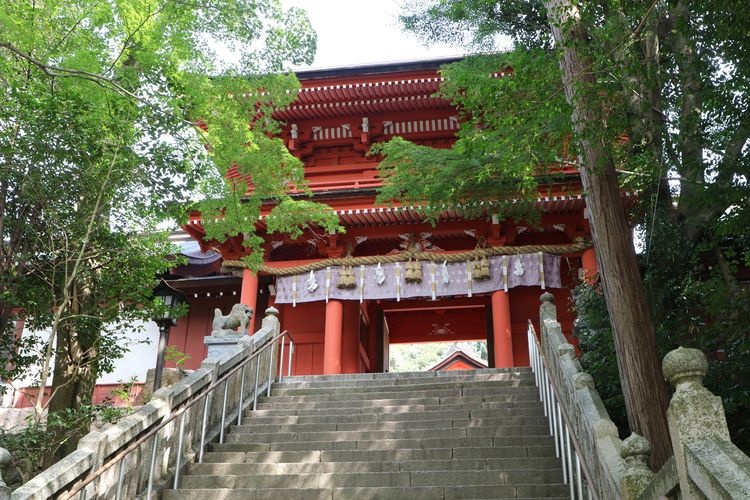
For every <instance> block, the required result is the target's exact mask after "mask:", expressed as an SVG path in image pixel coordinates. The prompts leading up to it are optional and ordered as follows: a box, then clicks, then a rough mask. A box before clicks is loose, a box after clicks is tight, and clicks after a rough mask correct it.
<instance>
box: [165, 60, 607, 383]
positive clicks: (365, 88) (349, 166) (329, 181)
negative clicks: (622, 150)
mask: <svg viewBox="0 0 750 500" xmlns="http://www.w3.org/2000/svg"><path fill="white" fill-rule="evenodd" d="M447 62H451V61H450V60H439V61H424V62H415V63H406V64H386V65H377V66H363V67H356V68H343V69H335V70H323V71H310V72H303V73H299V74H298V78H299V79H300V82H301V84H302V88H301V90H300V92H299V95H298V97H297V100H296V101H295V102H294V104H293V105H291V106H290V107H289V108H287V109H285V110H283V111H280V112H278V113H277V114H276V118H278V119H280V120H282V121H283V122H285V123H286V126H285V128H284V131H283V138H284V140H285V141H286V143H287V145H288V147H289V149H290V150H291V151H292V153H293V154H295V155H296V156H298V157H299V158H300V159H302V160H303V162H304V164H305V173H306V176H307V179H309V182H310V188H311V189H312V192H313V199H314V200H315V201H320V202H322V203H326V204H328V205H330V206H331V207H332V208H333V209H334V210H335V211H336V213H337V214H338V215H339V219H340V221H341V224H342V225H343V226H344V227H345V228H346V233H345V234H342V235H339V234H331V235H325V236H323V237H321V235H320V234H312V233H310V234H306V235H304V236H303V237H301V238H298V239H296V240H290V239H288V238H284V237H282V236H277V235H266V237H265V239H266V248H265V252H266V261H265V265H264V267H263V269H262V270H261V272H260V273H259V274H258V275H256V274H255V273H253V272H251V271H250V270H248V269H243V268H242V264H241V262H240V261H239V260H238V259H239V258H240V257H241V256H242V255H241V254H240V253H239V249H240V248H241V247H242V245H241V241H236V240H230V241H223V242H206V241H204V240H203V235H204V232H203V229H202V226H201V219H200V214H194V216H193V217H192V218H191V220H190V221H189V224H188V225H187V226H185V230H186V231H187V232H188V233H190V234H191V235H192V236H193V237H194V238H196V239H197V240H198V241H199V242H200V243H201V245H202V246H203V248H205V249H208V248H209V247H215V248H218V249H219V250H220V252H221V254H222V257H223V259H224V262H223V264H224V269H225V270H231V271H232V272H233V273H234V275H235V276H241V282H240V280H239V278H236V277H232V276H228V277H215V278H212V279H209V280H208V281H204V283H208V282H210V281H213V282H214V283H215V287H216V291H218V290H219V289H221V290H222V291H221V292H220V293H221V295H220V296H219V297H217V295H218V294H217V293H215V292H214V296H213V301H212V303H211V304H208V303H207V302H206V300H205V299H202V298H201V297H202V295H201V294H197V293H196V294H194V296H193V297H190V298H191V313H190V316H189V317H188V318H186V319H184V320H182V321H181V323H180V324H179V325H178V327H177V329H176V331H174V332H173V334H172V343H173V344H175V345H176V347H177V348H178V349H181V350H184V351H186V352H187V353H188V354H191V355H192V356H193V360H192V361H191V362H190V363H188V366H187V367H188V368H190V367H191V366H190V364H191V363H192V364H193V365H196V366H197V364H199V363H200V360H201V359H203V357H204V356H205V348H204V347H203V336H204V335H207V334H208V333H209V332H208V330H209V328H207V326H208V324H210V320H208V321H207V319H208V318H209V317H210V315H212V312H211V311H212V310H213V307H216V306H220V307H223V308H224V309H225V310H227V309H228V308H229V307H230V306H231V304H232V303H234V302H236V301H237V298H238V297H237V291H238V290H239V292H240V293H239V301H241V302H242V303H244V304H247V305H250V306H252V307H253V308H254V309H255V310H256V311H257V314H260V315H262V311H263V310H264V309H265V308H266V307H267V305H269V304H274V305H275V307H277V308H278V309H279V311H280V315H279V317H280V320H281V325H282V329H287V330H289V331H290V332H292V334H293V336H294V339H295V359H294V366H293V367H292V373H293V374H300V375H301V374H322V373H357V372H379V371H384V370H387V369H388V368H387V367H388V346H389V345H390V344H391V343H399V342H424V341H453V340H486V341H487V342H488V352H489V358H490V359H489V365H490V366H495V367H511V366H524V365H528V363H529V359H528V352H527V347H526V340H525V335H526V328H527V320H528V319H529V318H532V319H534V318H536V317H537V316H538V304H539V296H540V294H541V293H542V289H543V288H544V289H546V290H547V291H550V292H551V293H553V294H554V295H555V297H556V301H557V303H558V304H562V305H563V307H561V308H560V310H561V313H562V314H561V316H562V317H561V318H560V319H561V322H562V324H563V326H564V328H565V329H566V331H568V332H569V331H570V330H571V327H572V320H573V316H572V315H571V314H570V313H568V312H566V311H567V307H565V306H564V305H565V304H567V303H568V299H569V290H570V289H571V288H572V287H573V286H575V284H576V282H577V281H578V280H579V278H580V276H583V275H585V274H586V273H594V272H595V271H596V261H595V258H594V253H593V249H591V248H589V247H587V246H586V245H585V244H581V243H580V239H581V238H587V237H588V239H590V230H589V226H588V222H587V220H586V219H585V217H584V208H585V201H584V199H583V196H582V195H581V185H580V179H579V177H578V173H577V170H575V169H574V168H571V169H568V170H564V169H563V170H561V174H562V175H561V177H560V178H561V179H562V180H560V181H558V182H557V183H556V184H554V185H548V186H544V193H547V194H546V195H545V196H540V197H539V199H538V200H537V207H538V209H539V211H540V212H541V227H526V226H522V225H518V224H515V223H513V222H512V221H509V220H499V219H498V217H497V216H493V214H492V213H491V210H490V211H488V213H485V214H483V215H482V217H480V218H476V219H465V218H463V217H461V215H460V214H458V213H456V212H455V211H452V210H447V211H446V212H445V213H443V214H442V215H441V216H440V218H439V222H438V223H437V225H436V226H432V225H430V224H428V223H426V222H424V219H423V218H422V217H421V216H420V214H419V210H418V209H415V208H414V207H406V206H397V207H393V206H390V207H389V206H382V205H378V204H376V203H375V196H376V190H377V188H378V187H379V186H380V180H379V179H378V177H377V159H376V158H373V157H369V156H367V154H366V153H367V152H368V150H369V147H370V146H371V145H372V144H373V143H377V142H381V141H387V140H389V139H390V138H392V137H394V136H402V137H404V138H406V139H408V140H410V141H413V142H416V143H419V144H423V145H429V146H432V147H437V148H448V147H450V146H451V145H452V143H453V142H454V140H455V132H456V130H457V129H458V116H457V113H456V110H455V108H453V107H452V106H451V105H450V103H448V102H446V101H444V100H442V99H439V98H436V97H434V96H433V94H434V93H435V92H436V91H437V89H438V87H439V85H440V82H441V78H440V76H439V74H438V72H437V70H438V67H439V65H440V64H444V63H447ZM264 229H265V227H264V223H263V221H260V222H259V223H258V230H259V232H260V234H264ZM480 240H482V241H484V242H486V247H485V248H484V249H483V250H482V249H479V250H477V247H478V243H479V241H480ZM539 245H552V246H554V249H555V251H554V252H548V251H545V252H540V251H539ZM482 266H484V268H485V270H486V272H487V275H486V276H480V275H477V274H476V273H479V274H481V272H482ZM417 268H418V269H417ZM410 273H411V274H410ZM415 274H418V275H419V278H420V279H419V280H416V278H415V276H414V275H415ZM188 286H193V287H195V286H196V284H193V285H188ZM202 286H204V290H203V291H205V285H202ZM212 286H214V285H212ZM209 290H213V288H209ZM207 293H209V294H210V292H207ZM257 314H256V316H257ZM254 328H255V327H254V326H253V327H252V328H251V330H252V331H254ZM537 331H539V330H537Z"/></svg>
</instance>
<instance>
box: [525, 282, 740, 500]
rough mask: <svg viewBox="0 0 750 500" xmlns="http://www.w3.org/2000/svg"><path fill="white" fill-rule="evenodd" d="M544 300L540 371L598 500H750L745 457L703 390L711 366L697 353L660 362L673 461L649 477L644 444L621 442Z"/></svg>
mask: <svg viewBox="0 0 750 500" xmlns="http://www.w3.org/2000/svg"><path fill="white" fill-rule="evenodd" d="M541 301H542V304H541V306H540V329H541V339H540V342H541V346H542V353H543V355H544V358H545V360H544V361H545V365H546V367H547V370H548V371H549V374H550V377H552V379H553V381H554V383H555V385H556V387H557V388H558V391H559V395H560V404H561V405H563V406H564V407H565V410H566V412H567V414H568V415H569V416H570V418H571V420H572V422H571V425H572V427H573V429H571V432H573V434H574V435H575V436H576V439H577V440H578V443H579V445H580V446H581V447H582V450H583V454H584V458H585V460H586V463H587V465H588V468H589V470H590V471H591V474H592V476H593V481H594V483H595V485H596V486H595V487H596V489H597V492H598V494H599V497H600V498H606V499H609V498H621V499H624V500H635V499H642V500H653V499H655V498H682V499H690V500H692V499H704V498H710V499H714V498H717V499H725V498H726V499H743V500H746V499H748V498H750V458H748V456H747V455H745V454H744V453H742V451H741V450H739V449H738V448H737V447H736V446H735V445H734V444H732V442H731V441H730V439H729V430H728V428H727V423H726V417H725V415H724V408H723V406H722V404H721V398H719V397H718V396H715V395H713V394H712V393H711V392H710V391H709V390H708V389H706V388H705V387H703V385H702V381H703V377H704V376H705V375H706V372H707V371H708V362H707V361H706V357H705V355H704V354H703V353H702V352H701V351H698V350H696V349H686V348H682V347H681V348H679V349H676V350H674V351H671V352H670V353H668V354H667V355H666V356H665V357H664V361H663V365H662V370H663V373H664V377H665V378H666V379H667V381H669V382H670V383H671V384H672V385H674V386H675V393H674V395H673V397H672V400H671V402H670V405H669V410H668V412H667V418H668V421H669V429H670V436H671V440H672V447H673V450H674V457H672V458H670V459H669V460H668V461H667V463H666V464H665V465H664V466H663V467H662V469H661V470H660V471H658V472H657V473H654V472H652V471H651V470H650V469H649V468H648V466H647V463H648V456H649V454H650V452H651V447H650V444H649V443H648V441H647V440H646V439H645V438H643V437H641V436H639V435H637V434H632V435H631V436H630V437H628V438H627V439H625V440H624V441H621V440H620V439H619V436H618V433H617V428H616V427H615V425H614V423H613V422H612V421H611V420H610V418H609V414H608V413H607V410H606V409H605V408H604V404H603V403H602V400H601V397H600V396H599V393H598V392H597V391H596V389H595V386H594V380H593V378H592V377H591V375H589V374H588V373H586V372H584V371H583V369H582V367H581V365H580V363H579V362H578V360H577V359H576V358H575V350H574V348H573V346H572V345H571V344H570V343H568V341H567V339H566V338H565V336H564V335H563V333H562V329H561V327H560V323H559V322H558V321H557V314H556V309H555V305H554V298H553V296H552V295H551V294H549V293H545V294H543V295H542V296H541Z"/></svg>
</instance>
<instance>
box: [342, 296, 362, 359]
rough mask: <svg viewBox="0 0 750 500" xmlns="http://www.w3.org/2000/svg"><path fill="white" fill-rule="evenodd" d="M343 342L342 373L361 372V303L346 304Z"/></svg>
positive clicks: (351, 302)
mask: <svg viewBox="0 0 750 500" xmlns="http://www.w3.org/2000/svg"><path fill="white" fill-rule="evenodd" d="M342 330H343V339H342V342H341V373H357V372H358V371H359V303H358V302H354V301H352V300H349V301H347V302H345V303H344V326H343V329H342Z"/></svg>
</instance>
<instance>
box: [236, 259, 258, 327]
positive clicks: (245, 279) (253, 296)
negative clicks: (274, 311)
mask: <svg viewBox="0 0 750 500" xmlns="http://www.w3.org/2000/svg"><path fill="white" fill-rule="evenodd" d="M240 304H245V305H246V306H250V307H252V308H253V317H252V318H251V319H250V327H249V328H248V330H249V332H250V335H252V334H254V333H255V318H256V317H257V316H258V314H261V311H257V310H256V309H257V305H258V275H257V274H255V273H254V272H252V271H251V270H250V269H243V270H242V287H241V289H240Z"/></svg>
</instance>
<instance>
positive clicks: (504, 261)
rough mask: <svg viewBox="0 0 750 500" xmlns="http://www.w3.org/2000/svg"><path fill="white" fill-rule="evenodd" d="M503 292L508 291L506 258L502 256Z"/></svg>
mask: <svg viewBox="0 0 750 500" xmlns="http://www.w3.org/2000/svg"><path fill="white" fill-rule="evenodd" d="M502 266H503V290H504V291H506V292H507V291H508V256H507V255H503V264H502Z"/></svg>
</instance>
